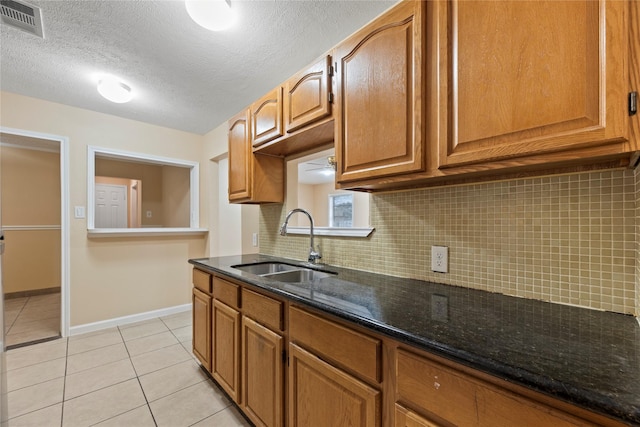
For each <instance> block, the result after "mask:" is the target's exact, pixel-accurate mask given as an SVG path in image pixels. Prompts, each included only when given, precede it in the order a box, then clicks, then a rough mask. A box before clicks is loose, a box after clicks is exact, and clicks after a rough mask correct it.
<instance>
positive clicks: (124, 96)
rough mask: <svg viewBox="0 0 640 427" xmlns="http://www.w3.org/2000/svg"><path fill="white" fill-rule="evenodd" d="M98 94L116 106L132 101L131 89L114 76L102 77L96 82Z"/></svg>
mask: <svg viewBox="0 0 640 427" xmlns="http://www.w3.org/2000/svg"><path fill="white" fill-rule="evenodd" d="M98 93H100V95H102V96H103V97H105V98H106V99H108V100H109V101H111V102H115V103H117V104H123V103H125V102H129V101H131V99H133V94H132V93H131V88H130V87H129V86H127V85H126V84H124V83H122V82H121V81H120V80H118V79H117V78H115V77H114V76H102V77H101V78H100V80H98Z"/></svg>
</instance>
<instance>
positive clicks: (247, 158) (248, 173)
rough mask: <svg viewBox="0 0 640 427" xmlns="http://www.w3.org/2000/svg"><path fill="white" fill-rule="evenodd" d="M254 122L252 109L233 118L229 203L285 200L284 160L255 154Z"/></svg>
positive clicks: (230, 142)
mask: <svg viewBox="0 0 640 427" xmlns="http://www.w3.org/2000/svg"><path fill="white" fill-rule="evenodd" d="M250 123H251V115H250V113H249V111H244V112H242V113H240V114H238V115H237V116H235V117H233V118H232V119H231V120H229V202H231V203H271V202H273V203H282V202H283V201H284V159H282V158H280V157H274V156H265V155H261V154H253V150H252V148H251V138H250Z"/></svg>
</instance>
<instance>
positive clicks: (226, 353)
mask: <svg viewBox="0 0 640 427" xmlns="http://www.w3.org/2000/svg"><path fill="white" fill-rule="evenodd" d="M239 350H240V313H239V312H238V311H237V310H234V309H233V308H231V307H229V306H227V305H226V304H224V303H221V302H220V301H218V300H216V299H214V300H213V357H212V359H213V360H212V364H213V366H212V372H211V373H212V375H213V378H214V379H215V380H216V381H217V382H218V384H220V386H221V387H222V388H223V389H224V390H225V391H226V392H227V394H228V395H229V396H230V397H231V398H232V399H233V400H234V401H235V402H236V403H240V393H239V388H240V369H239V363H240V354H239Z"/></svg>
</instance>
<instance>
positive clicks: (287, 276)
mask: <svg viewBox="0 0 640 427" xmlns="http://www.w3.org/2000/svg"><path fill="white" fill-rule="evenodd" d="M231 267H232V268H236V269H238V270H242V271H246V272H247V273H251V274H255V275H256V276H261V277H266V278H269V279H271V280H277V281H278V282H286V283H302V282H313V281H316V280H320V279H324V278H325V277H329V276H331V275H333V274H336V273H334V272H326V271H318V270H314V269H312V268H305V267H302V266H298V265H291V264H285V263H283V262H257V263H254V264H239V265H232V266H231Z"/></svg>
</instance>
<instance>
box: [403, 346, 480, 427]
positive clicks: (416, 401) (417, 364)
mask: <svg viewBox="0 0 640 427" xmlns="http://www.w3.org/2000/svg"><path fill="white" fill-rule="evenodd" d="M396 387H397V390H396V391H397V396H398V399H399V400H400V401H401V402H402V403H406V404H410V406H412V407H417V409H420V410H422V411H424V412H426V413H430V414H436V415H437V416H439V417H440V418H443V419H445V420H447V421H449V422H452V423H453V424H455V425H476V424H477V419H478V415H477V414H478V412H477V409H476V401H475V396H476V388H477V385H476V384H475V383H474V382H472V381H469V380H468V379H466V378H464V377H463V376H461V375H460V374H458V373H456V372H455V371H453V370H451V369H448V368H446V367H444V366H442V365H439V364H437V363H435V362H432V361H430V360H428V359H425V358H423V357H421V356H418V355H416V354H413V353H410V352H408V351H404V350H401V349H399V350H398V353H397V358H396Z"/></svg>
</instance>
